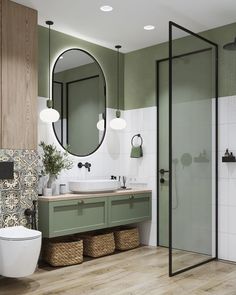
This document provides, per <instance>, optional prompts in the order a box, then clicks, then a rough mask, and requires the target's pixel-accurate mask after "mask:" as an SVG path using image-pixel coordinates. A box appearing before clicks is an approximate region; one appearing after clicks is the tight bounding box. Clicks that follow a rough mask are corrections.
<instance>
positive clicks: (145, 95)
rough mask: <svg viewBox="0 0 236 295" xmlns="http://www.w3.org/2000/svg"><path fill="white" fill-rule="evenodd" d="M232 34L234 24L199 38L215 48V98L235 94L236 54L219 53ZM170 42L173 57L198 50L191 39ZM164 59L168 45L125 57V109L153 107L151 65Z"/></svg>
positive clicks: (153, 78)
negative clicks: (216, 66) (215, 45)
mask: <svg viewBox="0 0 236 295" xmlns="http://www.w3.org/2000/svg"><path fill="white" fill-rule="evenodd" d="M235 34H236V23H233V24H230V25H227V26H223V27H219V28H216V29H213V30H209V31H205V32H202V33H201V35H202V36H204V37H206V38H208V39H210V40H211V41H213V42H216V43H217V44H218V45H219V96H229V95H234V94H236V52H235V51H232V52H231V51H225V50H223V49H222V46H223V45H224V44H225V43H228V42H231V41H232V40H234V38H235ZM190 41H192V42H190ZM174 42H175V43H174V49H175V54H181V53H184V52H188V51H192V50H196V49H200V47H201V45H200V44H199V41H196V40H193V39H192V38H191V37H185V38H181V39H178V40H175V41H174ZM196 42H197V43H196ZM196 45H197V48H196ZM166 57H168V42H166V43H162V44H158V45H155V46H151V47H148V48H144V49H141V50H137V51H133V52H131V53H128V54H125V67H124V81H125V84H124V96H125V105H124V108H125V109H135V108H143V107H151V106H155V105H156V64H155V62H156V60H158V59H162V58H166Z"/></svg>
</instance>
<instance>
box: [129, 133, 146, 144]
mask: <svg viewBox="0 0 236 295" xmlns="http://www.w3.org/2000/svg"><path fill="white" fill-rule="evenodd" d="M135 137H139V138H140V140H141V144H140V146H142V145H143V138H142V136H141V134H135V135H134V136H133V137H132V139H131V145H132V146H134V139H135Z"/></svg>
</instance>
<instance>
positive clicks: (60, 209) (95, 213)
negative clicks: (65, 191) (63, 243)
mask: <svg viewBox="0 0 236 295" xmlns="http://www.w3.org/2000/svg"><path fill="white" fill-rule="evenodd" d="M104 227H107V198H91V199H77V200H68V201H67V200H65V201H56V202H47V203H46V202H41V203H40V204H39V229H40V230H41V231H42V232H43V236H45V237H50V238H51V237H57V236H64V235H69V234H75V233H79V232H86V231H91V230H95V229H101V228H104Z"/></svg>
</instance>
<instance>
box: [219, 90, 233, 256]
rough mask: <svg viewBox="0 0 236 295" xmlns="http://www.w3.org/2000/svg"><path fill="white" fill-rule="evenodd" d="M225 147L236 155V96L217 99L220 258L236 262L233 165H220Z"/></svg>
mask: <svg viewBox="0 0 236 295" xmlns="http://www.w3.org/2000/svg"><path fill="white" fill-rule="evenodd" d="M226 148H229V150H230V152H233V153H234V154H235V155H236V96H230V97H220V98H219V258H221V259H225V260H231V261H236V163H222V156H223V155H224V153H225V150H226Z"/></svg>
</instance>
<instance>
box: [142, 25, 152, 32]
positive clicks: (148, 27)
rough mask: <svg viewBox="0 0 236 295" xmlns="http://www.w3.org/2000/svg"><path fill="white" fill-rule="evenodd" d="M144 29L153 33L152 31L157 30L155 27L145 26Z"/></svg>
mask: <svg viewBox="0 0 236 295" xmlns="http://www.w3.org/2000/svg"><path fill="white" fill-rule="evenodd" d="M143 28H144V30H147V31H151V30H154V29H155V26H153V25H147V26H144V27H143Z"/></svg>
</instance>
